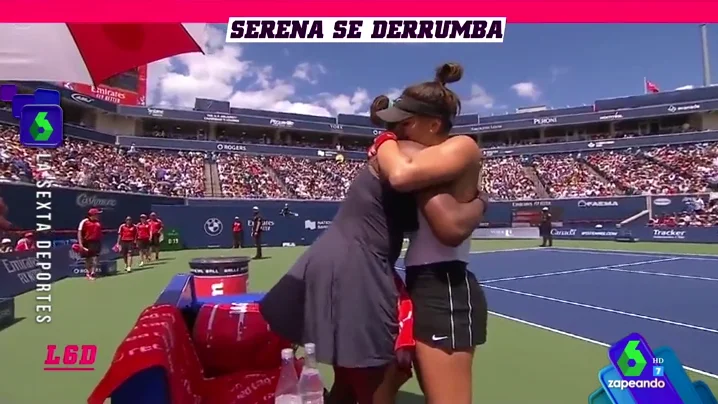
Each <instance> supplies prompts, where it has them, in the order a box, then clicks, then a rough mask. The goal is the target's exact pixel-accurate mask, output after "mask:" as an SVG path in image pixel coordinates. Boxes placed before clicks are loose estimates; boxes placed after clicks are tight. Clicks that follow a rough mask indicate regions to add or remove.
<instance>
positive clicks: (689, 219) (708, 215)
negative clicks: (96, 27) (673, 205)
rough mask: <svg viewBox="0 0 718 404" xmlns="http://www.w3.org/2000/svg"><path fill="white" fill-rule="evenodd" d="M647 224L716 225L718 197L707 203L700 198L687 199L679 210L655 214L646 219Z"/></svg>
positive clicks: (717, 220) (673, 225)
mask: <svg viewBox="0 0 718 404" xmlns="http://www.w3.org/2000/svg"><path fill="white" fill-rule="evenodd" d="M648 225H649V226H651V227H668V228H673V227H687V226H690V227H709V226H718V199H714V200H712V201H709V202H708V203H707V204H706V202H705V201H704V200H703V199H700V198H693V199H689V200H687V201H685V208H684V209H683V210H681V211H680V212H676V213H672V214H663V215H656V216H654V217H653V218H651V219H650V220H649V221H648Z"/></svg>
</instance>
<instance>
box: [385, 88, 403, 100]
mask: <svg viewBox="0 0 718 404" xmlns="http://www.w3.org/2000/svg"><path fill="white" fill-rule="evenodd" d="M402 91H404V90H402V89H400V88H390V89H389V91H387V92H386V96H387V97H388V98H389V99H390V100H395V99H397V98H399V96H400V95H401V93H402Z"/></svg>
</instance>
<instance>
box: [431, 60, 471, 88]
mask: <svg viewBox="0 0 718 404" xmlns="http://www.w3.org/2000/svg"><path fill="white" fill-rule="evenodd" d="M463 76H464V68H463V67H461V65H460V64H458V63H444V64H443V65H441V66H439V67H437V68H436V78H435V80H436V81H438V82H439V83H441V84H447V83H456V82H457V81H459V80H461V77H463Z"/></svg>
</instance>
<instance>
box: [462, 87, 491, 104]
mask: <svg viewBox="0 0 718 404" xmlns="http://www.w3.org/2000/svg"><path fill="white" fill-rule="evenodd" d="M494 102H495V100H494V97H492V96H491V95H490V94H489V93H488V92H487V91H486V90H485V89H484V88H483V87H481V86H480V85H478V84H471V96H470V98H469V99H468V100H467V101H464V105H467V106H471V107H475V108H477V107H478V108H485V109H491V108H493V107H494Z"/></svg>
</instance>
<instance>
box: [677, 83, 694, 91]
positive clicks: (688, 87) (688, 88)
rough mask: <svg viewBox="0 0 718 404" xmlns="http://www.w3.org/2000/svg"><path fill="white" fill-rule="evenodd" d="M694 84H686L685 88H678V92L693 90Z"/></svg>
mask: <svg viewBox="0 0 718 404" xmlns="http://www.w3.org/2000/svg"><path fill="white" fill-rule="evenodd" d="M693 88H694V87H693V84H686V85H685V86H680V87H678V88H676V90H693Z"/></svg>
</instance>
